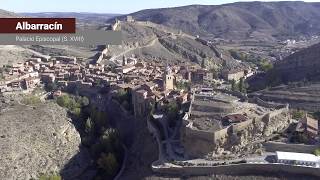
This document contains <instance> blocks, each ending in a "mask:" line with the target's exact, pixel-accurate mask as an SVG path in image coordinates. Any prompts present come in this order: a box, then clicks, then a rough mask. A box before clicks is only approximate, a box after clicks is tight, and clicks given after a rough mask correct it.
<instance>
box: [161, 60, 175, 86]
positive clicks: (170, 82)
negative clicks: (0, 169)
mask: <svg viewBox="0 0 320 180" xmlns="http://www.w3.org/2000/svg"><path fill="white" fill-rule="evenodd" d="M174 83H175V76H174V75H173V73H172V71H171V68H170V67H169V66H167V68H166V71H165V74H164V77H163V84H164V85H163V87H164V90H165V91H167V90H174Z"/></svg>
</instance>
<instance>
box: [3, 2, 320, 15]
mask: <svg viewBox="0 0 320 180" xmlns="http://www.w3.org/2000/svg"><path fill="white" fill-rule="evenodd" d="M239 1H244V0H239ZM246 1H250V0H246ZM267 1H268V0H267ZM307 1H309V2H316V1H320V0H307ZM231 2H236V1H235V0H0V9H4V10H8V11H13V12H99V13H122V14H125V13H131V12H135V11H139V10H142V9H150V8H163V7H175V6H183V5H191V4H204V5H216V4H225V3H231Z"/></svg>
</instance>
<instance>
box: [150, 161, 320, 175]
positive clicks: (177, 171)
mask: <svg viewBox="0 0 320 180" xmlns="http://www.w3.org/2000/svg"><path fill="white" fill-rule="evenodd" d="M153 171H154V172H157V173H162V174H171V175H179V176H191V175H192V176H201V175H212V174H224V175H261V174H269V173H272V174H275V173H279V174H283V173H290V174H299V175H308V177H309V176H316V177H320V169H318V168H309V167H299V166H290V165H284V164H236V165H227V166H215V167H203V166H199V167H170V168H155V167H153Z"/></svg>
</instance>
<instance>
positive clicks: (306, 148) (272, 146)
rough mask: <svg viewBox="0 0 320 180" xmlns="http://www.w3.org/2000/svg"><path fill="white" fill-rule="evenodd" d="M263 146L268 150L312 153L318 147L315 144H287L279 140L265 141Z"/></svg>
mask: <svg viewBox="0 0 320 180" xmlns="http://www.w3.org/2000/svg"><path fill="white" fill-rule="evenodd" d="M263 146H264V148H265V150H266V151H268V152H275V151H285V152H297V153H313V152H314V150H316V149H317V148H320V146H317V145H305V144H287V143H281V142H265V143H263Z"/></svg>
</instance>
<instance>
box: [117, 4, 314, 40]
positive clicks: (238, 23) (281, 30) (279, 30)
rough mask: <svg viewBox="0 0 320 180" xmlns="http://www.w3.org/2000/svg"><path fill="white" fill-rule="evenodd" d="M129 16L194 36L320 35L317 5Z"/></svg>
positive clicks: (214, 8)
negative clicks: (180, 30)
mask: <svg viewBox="0 0 320 180" xmlns="http://www.w3.org/2000/svg"><path fill="white" fill-rule="evenodd" d="M131 15H132V16H133V17H134V18H136V19H137V20H142V21H151V22H154V23H157V24H162V25H166V26H169V27H173V28H176V29H182V30H183V31H184V32H187V33H191V34H193V35H201V36H206V37H222V38H226V39H247V38H249V37H252V38H259V39H266V40H273V39H274V38H275V37H279V38H287V37H288V36H292V35H311V34H317V33H319V32H320V18H319V17H320V3H305V2H239V3H232V4H225V5H218V6H204V5H193V6H185V7H177V8H165V9H150V10H142V11H139V12H136V13H133V14H131ZM119 19H124V16H122V17H119Z"/></svg>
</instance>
